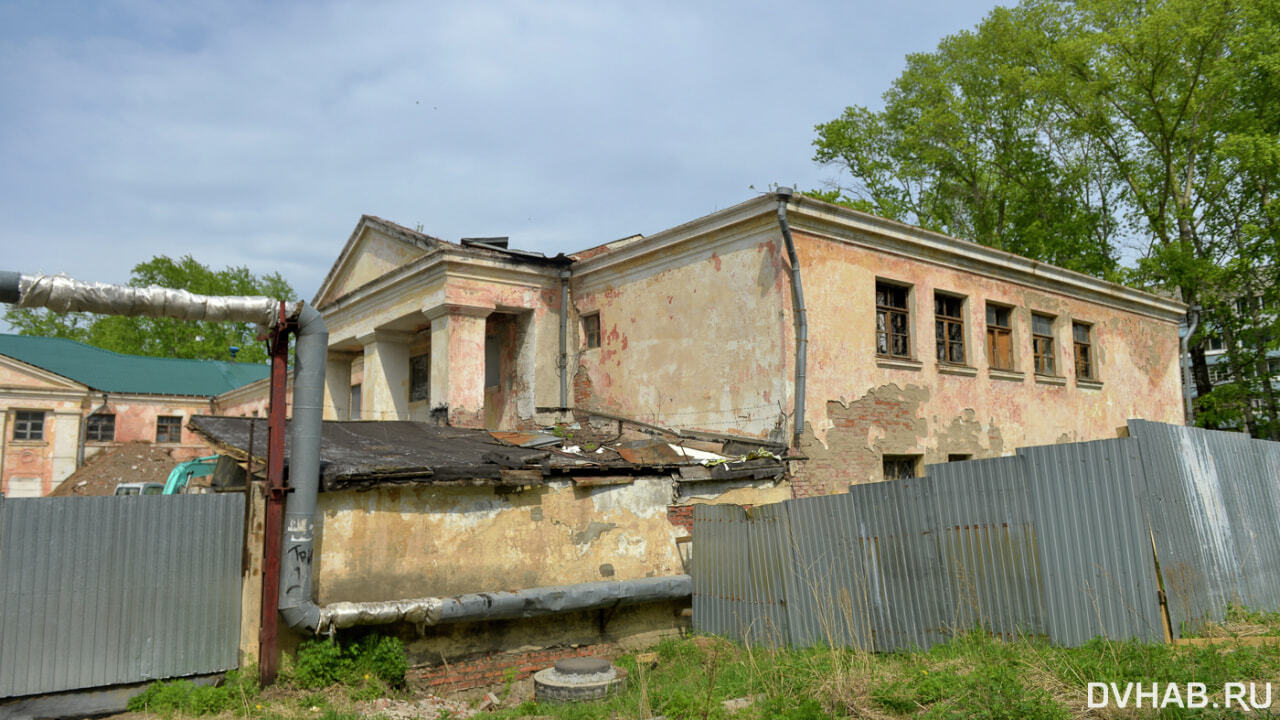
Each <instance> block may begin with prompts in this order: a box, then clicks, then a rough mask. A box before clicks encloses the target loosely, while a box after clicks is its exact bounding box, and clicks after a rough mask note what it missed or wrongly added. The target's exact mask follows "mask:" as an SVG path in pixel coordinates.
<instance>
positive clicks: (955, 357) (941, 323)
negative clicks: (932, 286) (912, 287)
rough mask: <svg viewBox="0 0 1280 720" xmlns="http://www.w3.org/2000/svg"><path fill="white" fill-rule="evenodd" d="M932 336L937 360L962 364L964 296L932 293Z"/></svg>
mask: <svg viewBox="0 0 1280 720" xmlns="http://www.w3.org/2000/svg"><path fill="white" fill-rule="evenodd" d="M933 315H934V322H933V327H934V338H935V339H936V340H937V341H938V362H941V363H949V364H952V365H963V364H964V298H961V297H956V296H955V295H944V294H942V293H934V294H933Z"/></svg>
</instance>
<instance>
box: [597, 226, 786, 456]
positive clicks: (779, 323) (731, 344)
mask: <svg viewBox="0 0 1280 720" xmlns="http://www.w3.org/2000/svg"><path fill="white" fill-rule="evenodd" d="M767 227H768V226H765V228H767ZM774 228H775V229H776V225H775V226H774ZM780 242H781V240H780V238H778V237H776V233H774V236H770V235H768V233H767V230H763V229H758V228H749V229H744V230H742V231H739V232H735V233H733V234H730V235H727V236H726V237H724V238H721V239H719V240H717V241H712V242H705V243H697V244H696V249H695V250H692V251H680V250H677V251H674V252H673V253H672V254H668V255H660V256H658V257H653V256H646V257H645V258H644V259H643V260H641V261H638V262H635V263H632V264H629V265H626V266H623V267H620V268H610V269H608V270H605V271H601V272H597V273H593V274H591V275H590V276H588V277H586V278H584V279H582V280H576V281H575V285H574V287H573V302H574V304H575V307H576V310H577V312H578V313H579V315H581V314H586V313H591V312H599V313H600V335H601V337H600V347H599V348H594V349H587V348H586V346H585V339H583V338H582V337H581V331H580V330H581V328H580V324H579V333H578V335H579V337H578V342H577V347H578V354H577V358H576V363H573V365H574V366H575V367H576V372H575V375H574V378H573V380H574V404H575V406H576V407H579V408H582V409H589V410H599V411H602V412H609V413H614V414H618V415H623V416H627V417H632V418H636V419H638V420H643V421H646V422H654V423H660V424H666V425H672V426H677V427H683V428H694V429H700V430H709V431H713V432H732V433H739V434H747V435H753V436H768V435H771V434H776V435H777V436H778V437H782V429H781V427H782V426H781V424H782V423H783V422H784V421H783V416H784V413H789V412H790V404H791V400H790V387H791V372H792V371H791V367H790V362H791V361H790V355H791V353H792V348H793V344H792V343H793V341H792V339H791V338H792V332H791V329H790V317H789V315H788V314H787V313H786V307H787V306H788V305H789V303H790V295H789V293H790V289H789V285H788V277H787V274H786V269H785V265H784V262H783V257H784V252H783V251H782V249H781V248H780V245H779V243H780Z"/></svg>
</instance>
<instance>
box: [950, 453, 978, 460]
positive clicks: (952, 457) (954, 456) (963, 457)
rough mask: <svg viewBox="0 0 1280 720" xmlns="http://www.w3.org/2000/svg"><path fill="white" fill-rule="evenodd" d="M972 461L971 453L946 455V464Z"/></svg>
mask: <svg viewBox="0 0 1280 720" xmlns="http://www.w3.org/2000/svg"><path fill="white" fill-rule="evenodd" d="M972 459H973V453H947V462H964V461H965V460H972Z"/></svg>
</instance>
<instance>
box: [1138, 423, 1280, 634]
mask: <svg viewBox="0 0 1280 720" xmlns="http://www.w3.org/2000/svg"><path fill="white" fill-rule="evenodd" d="M1129 429H1130V434H1131V435H1132V436H1133V437H1134V438H1135V439H1136V440H1137V441H1138V443H1139V447H1140V448H1141V449H1142V454H1143V460H1144V463H1145V466H1146V470H1147V472H1146V480H1147V483H1146V491H1147V494H1148V498H1149V499H1148V506H1149V508H1150V516H1151V525H1152V529H1153V532H1154V534H1155V540H1156V546H1157V550H1158V552H1159V557H1160V570H1161V576H1162V577H1163V579H1164V584H1165V591H1166V594H1167V596H1168V598H1169V614H1170V617H1171V619H1172V623H1173V632H1174V634H1175V636H1176V635H1180V634H1181V631H1182V629H1183V626H1184V625H1190V626H1194V625H1196V624H1198V623H1199V622H1201V621H1203V620H1206V619H1207V620H1220V619H1221V618H1222V616H1223V613H1224V611H1225V610H1226V608H1227V606H1228V604H1230V603H1240V604H1244V605H1248V606H1251V607H1255V608H1258V609H1265V610H1280V525H1278V524H1277V523H1280V489H1278V488H1277V483H1278V482H1280V475H1278V474H1277V469H1280V456H1278V453H1280V444H1277V443H1273V442H1266V441H1261V440H1250V439H1249V438H1248V437H1247V436H1246V435H1244V434H1243V433H1229V432H1220V431H1213V430H1201V429H1197V428H1185V427H1180V426H1175V425H1163V424H1160V423H1151V422H1146V421H1140V420H1131V421H1130V422H1129Z"/></svg>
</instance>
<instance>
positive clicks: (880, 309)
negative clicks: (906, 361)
mask: <svg viewBox="0 0 1280 720" xmlns="http://www.w3.org/2000/svg"><path fill="white" fill-rule="evenodd" d="M909 292H910V289H909V288H906V287H904V286H902V285H892V284H890V283H887V282H877V283H876V353H877V354H879V355H888V356H890V357H900V358H909V357H911V332H910V330H909V329H908V328H909V327H910V319H911V316H910V310H909V309H908V306H907V294H908V293H909Z"/></svg>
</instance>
